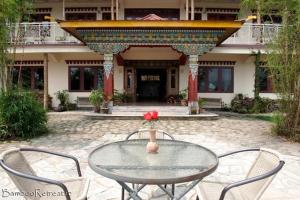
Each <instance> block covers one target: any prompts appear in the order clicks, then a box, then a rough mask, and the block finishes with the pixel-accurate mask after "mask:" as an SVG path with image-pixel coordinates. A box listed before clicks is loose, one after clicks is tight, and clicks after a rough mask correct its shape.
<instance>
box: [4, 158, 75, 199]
mask: <svg viewBox="0 0 300 200" xmlns="http://www.w3.org/2000/svg"><path fill="white" fill-rule="evenodd" d="M0 165H1V167H3V168H4V169H5V170H6V171H7V172H9V173H11V174H13V175H15V176H19V177H21V178H25V179H30V180H33V181H39V182H43V183H48V184H52V185H56V186H58V187H60V188H61V189H62V190H63V191H64V194H65V195H66V199H67V200H71V197H70V194H69V191H68V188H67V187H66V186H65V184H63V183H62V182H60V181H56V180H52V179H48V178H43V177H39V176H33V175H29V174H24V173H21V172H18V171H16V170H13V169H11V168H9V167H7V166H6V165H5V163H4V161H3V160H0Z"/></svg>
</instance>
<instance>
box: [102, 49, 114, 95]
mask: <svg viewBox="0 0 300 200" xmlns="http://www.w3.org/2000/svg"><path fill="white" fill-rule="evenodd" d="M113 58H114V55H113V54H104V63H103V66H104V95H105V96H106V97H110V98H112V97H113V92H114V86H113Z"/></svg>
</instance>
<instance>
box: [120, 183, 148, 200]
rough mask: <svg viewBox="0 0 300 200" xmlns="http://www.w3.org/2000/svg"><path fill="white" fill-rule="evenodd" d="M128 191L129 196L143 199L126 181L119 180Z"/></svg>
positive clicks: (136, 199) (137, 199)
mask: <svg viewBox="0 0 300 200" xmlns="http://www.w3.org/2000/svg"><path fill="white" fill-rule="evenodd" d="M117 182H118V183H119V184H120V185H121V186H122V187H123V188H124V189H125V190H126V191H127V192H128V193H129V196H130V197H131V198H132V199H134V200H142V198H141V197H140V196H139V195H138V193H137V191H134V190H132V189H131V188H130V187H129V186H128V185H126V184H125V183H124V182H121V181H117Z"/></svg>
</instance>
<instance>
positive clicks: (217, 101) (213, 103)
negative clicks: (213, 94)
mask: <svg viewBox="0 0 300 200" xmlns="http://www.w3.org/2000/svg"><path fill="white" fill-rule="evenodd" d="M201 99H203V100H204V101H205V103H204V106H203V107H204V108H206V109H207V108H212V109H221V108H222V107H223V101H222V99H221V98H201Z"/></svg>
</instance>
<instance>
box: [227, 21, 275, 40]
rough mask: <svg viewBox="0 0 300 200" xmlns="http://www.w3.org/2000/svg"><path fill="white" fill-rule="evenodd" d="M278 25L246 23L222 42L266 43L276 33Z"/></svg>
mask: <svg viewBox="0 0 300 200" xmlns="http://www.w3.org/2000/svg"><path fill="white" fill-rule="evenodd" d="M280 27H281V25H280V24H251V23H246V24H244V25H243V27H242V28H241V29H240V30H239V31H237V32H236V33H234V34H233V35H232V36H231V37H229V38H228V39H227V40H225V41H224V42H223V43H222V44H241V45H255V44H267V43H269V42H270V41H271V40H272V39H274V38H275V37H276V36H277V35H278V32H279V30H280Z"/></svg>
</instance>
